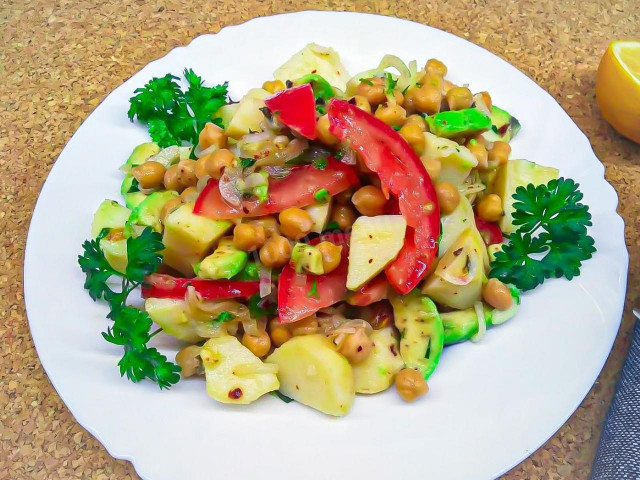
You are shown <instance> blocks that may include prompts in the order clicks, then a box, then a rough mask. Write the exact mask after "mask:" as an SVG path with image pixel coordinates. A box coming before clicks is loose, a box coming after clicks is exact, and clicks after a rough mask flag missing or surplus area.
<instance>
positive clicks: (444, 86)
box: [442, 80, 457, 95]
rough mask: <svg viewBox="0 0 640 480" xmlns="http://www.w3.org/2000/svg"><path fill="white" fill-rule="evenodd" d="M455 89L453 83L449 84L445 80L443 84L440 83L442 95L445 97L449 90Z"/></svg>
mask: <svg viewBox="0 0 640 480" xmlns="http://www.w3.org/2000/svg"><path fill="white" fill-rule="evenodd" d="M456 87H457V85H456V84H455V83H453V82H450V81H449V80H445V81H444V82H442V93H443V94H444V95H446V94H447V92H448V91H449V90H451V89H452V88H456Z"/></svg>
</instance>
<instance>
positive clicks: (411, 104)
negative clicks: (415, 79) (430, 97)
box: [402, 87, 418, 119]
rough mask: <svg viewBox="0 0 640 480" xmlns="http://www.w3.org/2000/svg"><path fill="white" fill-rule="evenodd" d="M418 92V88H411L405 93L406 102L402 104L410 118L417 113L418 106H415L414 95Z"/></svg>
mask: <svg viewBox="0 0 640 480" xmlns="http://www.w3.org/2000/svg"><path fill="white" fill-rule="evenodd" d="M417 91H418V89H417V88H416V87H411V88H409V89H407V91H406V92H404V102H402V108H404V109H405V111H406V112H407V114H408V115H409V116H411V114H413V112H415V111H416V106H415V101H414V94H415V92H417ZM408 118H410V117H408ZM408 118H407V119H408Z"/></svg>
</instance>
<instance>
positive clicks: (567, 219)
mask: <svg viewBox="0 0 640 480" xmlns="http://www.w3.org/2000/svg"><path fill="white" fill-rule="evenodd" d="M446 74H447V67H446V66H445V65H444V64H443V63H442V62H441V61H439V60H436V59H430V60H428V61H427V62H426V64H425V66H424V68H421V69H418V67H417V62H416V61H411V62H409V63H408V64H405V63H404V62H403V61H402V60H401V59H399V58H398V57H395V56H393V55H385V56H384V57H383V58H382V60H381V62H380V64H379V65H378V66H377V67H375V68H372V69H370V70H367V71H364V72H361V73H358V74H356V75H350V74H349V73H347V70H346V69H345V67H344V66H343V65H342V62H341V60H340V57H339V55H338V54H337V52H335V51H334V50H333V49H331V48H325V47H321V46H318V45H316V44H310V45H307V46H306V47H305V48H303V49H302V50H301V51H300V52H298V53H296V54H295V55H294V56H293V57H292V58H290V59H289V60H288V61H287V62H285V63H284V64H283V65H282V66H281V67H280V68H278V69H277V70H276V71H275V73H274V78H273V79H269V80H267V81H265V82H264V83H263V84H262V87H260V88H253V89H251V90H249V91H248V92H246V94H245V95H244V96H243V97H242V98H241V99H240V100H239V101H232V100H231V99H230V98H229V96H228V90H227V89H228V85H227V84H226V83H225V84H222V85H217V86H213V87H209V86H206V84H205V83H204V81H203V79H202V78H201V77H199V76H198V75H196V74H195V73H194V72H193V70H189V69H188V70H185V71H184V78H185V82H183V83H180V78H178V77H176V76H174V75H171V74H167V75H166V76H164V77H160V78H153V79H151V80H150V81H149V82H148V84H147V85H145V86H144V87H143V88H139V89H137V90H136V91H135V92H134V96H133V97H132V98H131V100H130V108H129V112H128V116H129V118H130V119H131V121H138V122H140V123H142V124H145V125H146V126H147V127H148V131H149V135H150V137H151V140H152V141H151V142H148V143H143V144H141V145H138V146H136V147H135V148H134V149H133V151H132V153H131V155H130V156H129V158H128V159H127V160H126V162H125V163H124V165H123V166H122V168H121V170H122V172H123V174H124V178H123V181H122V186H121V190H120V193H121V195H122V197H123V198H122V199H121V200H119V201H115V200H105V201H104V202H103V203H102V204H101V205H100V206H99V207H98V210H97V212H96V213H95V216H94V219H93V223H92V226H91V238H90V239H89V240H87V241H86V242H85V243H84V244H83V254H82V255H80V256H79V264H80V267H81V269H82V271H83V272H84V274H85V275H86V281H85V288H86V289H87V290H88V292H89V294H90V295H91V297H92V298H93V299H94V300H102V301H105V302H106V303H107V304H108V306H109V314H108V318H109V319H110V320H111V321H112V322H113V323H111V324H110V326H109V327H108V328H107V330H106V331H105V332H104V333H103V337H104V338H105V339H106V340H107V341H108V342H111V343H112V344H115V345H118V346H121V347H122V349H123V356H122V358H121V359H120V361H119V362H118V366H119V368H120V373H121V375H123V376H124V375H126V376H127V378H128V379H130V380H132V381H133V382H139V381H141V380H143V379H148V380H151V381H154V382H156V383H157V384H158V385H159V386H160V388H161V389H166V388H169V387H171V386H172V385H174V384H176V383H177V382H178V381H179V380H180V379H181V378H186V377H196V378H198V377H201V378H204V379H205V383H206V390H207V393H208V394H209V395H210V396H211V397H212V398H214V399H215V400H217V401H219V402H223V403H231V404H248V403H251V402H253V401H255V400H257V399H258V398H259V397H261V396H263V395H264V394H267V393H271V394H273V395H277V396H279V397H280V398H281V399H282V400H284V401H286V402H290V401H292V400H294V401H297V402H300V403H302V404H304V405H307V406H309V407H312V408H314V409H316V410H319V411H321V412H323V413H326V414H329V415H334V416H342V415H345V414H347V413H348V412H349V410H350V408H351V407H352V405H353V402H354V398H355V396H356V394H357V393H359V394H375V393H378V392H382V391H384V390H387V389H389V388H391V387H392V386H394V385H395V389H396V390H397V392H398V394H399V395H400V397H401V398H402V399H404V400H406V401H407V402H411V401H414V400H415V399H417V398H419V397H421V396H423V395H424V394H426V393H427V391H428V385H427V380H428V379H429V377H430V376H431V375H433V374H434V372H435V370H436V368H437V365H438V361H439V359H440V356H441V354H442V352H443V350H444V349H445V347H447V346H449V345H452V344H456V343H460V342H465V341H467V340H470V341H473V342H478V341H481V340H482V338H483V336H484V335H485V334H486V333H487V329H488V328H489V327H491V326H495V325H500V324H502V323H504V322H506V321H507V320H509V319H511V318H512V317H513V316H514V315H516V313H517V311H518V307H519V305H520V302H521V293H522V292H524V291H527V290H531V289H533V288H535V287H536V286H538V285H540V284H541V283H543V282H544V281H545V280H546V279H549V278H553V277H555V278H560V277H566V278H567V279H569V280H570V279H571V278H573V277H574V276H577V275H579V273H580V267H581V265H582V262H583V261H584V260H586V259H588V258H590V257H591V256H592V254H593V253H594V252H595V247H594V242H593V239H592V238H591V237H590V236H589V235H588V234H587V227H588V226H590V225H591V221H590V219H591V215H590V214H589V210H588V207H587V206H585V205H583V204H582V203H580V202H581V200H582V194H581V193H580V191H579V190H578V185H577V184H576V183H575V182H574V181H573V180H571V179H566V178H559V172H558V170H557V169H555V168H551V167H546V166H543V165H540V164H538V163H534V162H532V161H528V160H524V159H518V158H517V157H516V158H511V156H512V155H511V153H512V148H511V145H510V142H511V140H512V139H513V138H514V137H515V136H516V135H517V133H518V131H519V130H520V123H519V122H518V120H517V119H516V118H515V117H514V116H512V115H511V114H510V113H508V112H507V110H504V109H502V108H500V107H498V106H496V105H494V104H493V100H492V97H491V95H490V94H489V93H488V92H476V93H474V92H472V90H470V89H469V87H467V86H459V85H455V84H453V83H452V82H451V81H449V80H447V79H446ZM182 85H184V87H183V86H182ZM516 107H517V106H516ZM510 108H511V107H510ZM543 160H544V159H543ZM138 287H140V290H141V293H142V297H143V299H144V305H143V306H142V307H141V308H138V306H134V305H132V304H130V303H129V302H128V297H129V296H130V294H131V293H132V292H133V291H135V290H137V289H138ZM154 325H155V326H154ZM157 334H163V335H170V336H173V337H175V338H177V339H178V340H180V341H181V342H183V344H184V345H183V347H182V348H181V350H180V351H179V353H178V354H177V356H176V358H175V362H173V361H171V360H169V359H167V358H166V356H165V355H163V354H162V353H161V352H159V351H158V350H157V349H156V348H154V347H151V346H149V343H150V342H151V339H152V338H153V337H154V336H155V335H157Z"/></svg>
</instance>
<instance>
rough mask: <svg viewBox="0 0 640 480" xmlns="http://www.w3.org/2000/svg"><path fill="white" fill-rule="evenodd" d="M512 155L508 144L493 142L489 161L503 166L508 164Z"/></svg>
mask: <svg viewBox="0 0 640 480" xmlns="http://www.w3.org/2000/svg"><path fill="white" fill-rule="evenodd" d="M510 154H511V145H509V144H508V143H507V142H501V141H497V142H493V147H492V148H491V150H489V161H490V162H491V163H497V164H500V165H502V164H503V163H507V160H509V155H510Z"/></svg>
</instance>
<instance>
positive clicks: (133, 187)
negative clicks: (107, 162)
mask: <svg viewBox="0 0 640 480" xmlns="http://www.w3.org/2000/svg"><path fill="white" fill-rule="evenodd" d="M139 191H140V187H139V186H138V181H137V180H136V179H135V177H134V176H133V175H131V174H130V173H127V174H126V175H125V176H124V179H123V180H122V184H121V185H120V194H122V195H126V194H127V193H131V192H139Z"/></svg>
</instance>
